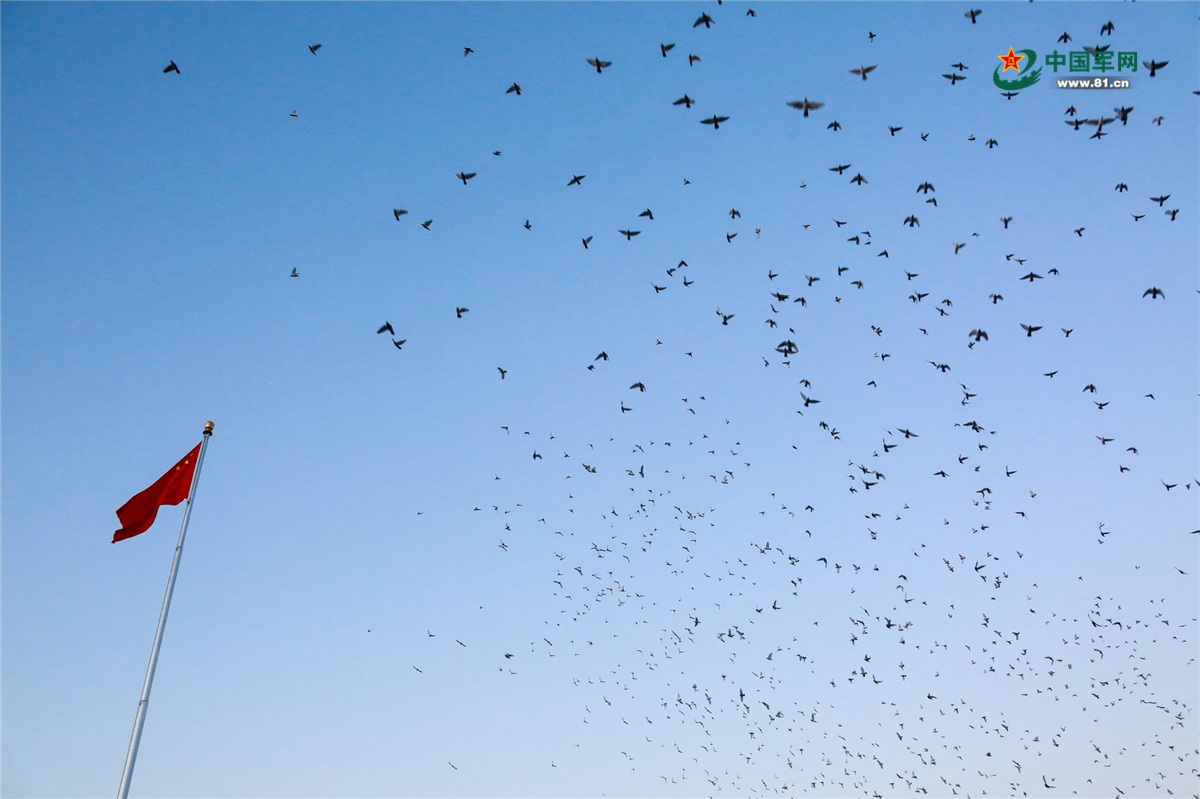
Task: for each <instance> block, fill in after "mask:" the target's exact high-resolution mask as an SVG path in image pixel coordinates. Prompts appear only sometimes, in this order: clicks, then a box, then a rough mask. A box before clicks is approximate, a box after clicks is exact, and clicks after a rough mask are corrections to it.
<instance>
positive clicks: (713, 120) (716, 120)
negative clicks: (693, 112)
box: [700, 116, 729, 130]
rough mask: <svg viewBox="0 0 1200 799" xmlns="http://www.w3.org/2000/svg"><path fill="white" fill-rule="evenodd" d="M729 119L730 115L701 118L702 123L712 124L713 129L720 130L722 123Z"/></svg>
mask: <svg viewBox="0 0 1200 799" xmlns="http://www.w3.org/2000/svg"><path fill="white" fill-rule="evenodd" d="M728 119H729V117H718V116H711V117H709V118H708V119H702V120H700V124H702V125H712V126H713V130H719V129H720V128H721V123H722V122H725V121H727V120H728Z"/></svg>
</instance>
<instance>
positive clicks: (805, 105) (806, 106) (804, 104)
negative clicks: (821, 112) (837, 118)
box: [788, 97, 825, 116]
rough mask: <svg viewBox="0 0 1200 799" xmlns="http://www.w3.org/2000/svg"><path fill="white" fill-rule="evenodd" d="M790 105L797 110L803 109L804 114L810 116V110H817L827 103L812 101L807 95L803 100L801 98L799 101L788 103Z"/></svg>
mask: <svg viewBox="0 0 1200 799" xmlns="http://www.w3.org/2000/svg"><path fill="white" fill-rule="evenodd" d="M788 106H789V107H790V108H795V109H797V110H800V111H803V112H804V116H808V112H809V111H810V110H811V111H815V110H816V109H818V108H823V107H824V106H825V103H818V102H813V101H810V100H809V99H808V98H807V97H805V98H804V99H803V100H800V101H798V102H792V103H788Z"/></svg>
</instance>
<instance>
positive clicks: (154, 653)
mask: <svg viewBox="0 0 1200 799" xmlns="http://www.w3.org/2000/svg"><path fill="white" fill-rule="evenodd" d="M212 432H213V423H212V422H205V423H204V441H203V442H202V443H201V445H200V457H198V458H197V459H196V471H195V472H194V473H193V474H192V485H191V487H190V488H189V489H188V498H187V506H186V507H185V508H184V511H183V524H182V525H181V526H180V528H179V542H178V543H177V544H176V545H175V557H174V558H173V559H172V560H171V576H170V577H168V578H167V594H166V596H164V597H163V606H162V612H161V613H159V614H158V629H156V630H155V631H154V646H153V647H151V649H150V665H149V666H148V667H147V668H146V683H145V684H144V685H143V686H142V698H141V700H140V701H139V702H138V709H137V716H135V717H134V720H133V737H132V738H130V740H129V754H127V755H126V756H125V769H124V770H123V771H122V772H121V787H120V789H119V790H118V791H117V799H126V797H128V796H129V784H130V782H132V781H133V764H134V763H135V762H136V761H137V753H138V744H140V743H141V741H142V726H143V725H144V724H145V723H146V707H147V705H149V704H150V684H151V683H153V682H154V667H155V666H157V665H158V650H159V648H160V647H161V646H162V639H163V628H164V627H165V626H166V624H167V611H168V610H170V608H171V594H172V593H174V591H175V576H176V575H177V574H178V573H179V556H180V555H181V554H182V553H183V539H184V536H186V535H187V527H188V519H189V518H191V515H192V502H194V501H195V499H196V485H197V484H198V483H199V482H200V467H201V466H203V465H204V450H206V449H208V439H209V437H210V436H212Z"/></svg>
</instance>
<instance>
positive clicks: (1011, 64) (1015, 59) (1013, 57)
mask: <svg viewBox="0 0 1200 799" xmlns="http://www.w3.org/2000/svg"><path fill="white" fill-rule="evenodd" d="M1024 57H1025V56H1023V55H1017V54H1016V53H1014V52H1013V49H1012V47H1011V46H1010V47H1009V48H1008V55H998V56H996V58H999V59H1000V60H1001V61H1003V62H1004V69H1002V70H1000V72H1001V73H1004V72H1008V71H1009V70H1010V69H1015V70H1017V72H1020V71H1021V67H1020V66H1019V64H1020V61H1021V59H1022V58H1024Z"/></svg>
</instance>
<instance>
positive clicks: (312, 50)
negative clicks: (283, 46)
mask: <svg viewBox="0 0 1200 799" xmlns="http://www.w3.org/2000/svg"><path fill="white" fill-rule="evenodd" d="M320 49H321V45H319V44H310V45H309V46H308V52H310V53H312V54H313V55H316V54H317V51H318V50H320Z"/></svg>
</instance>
